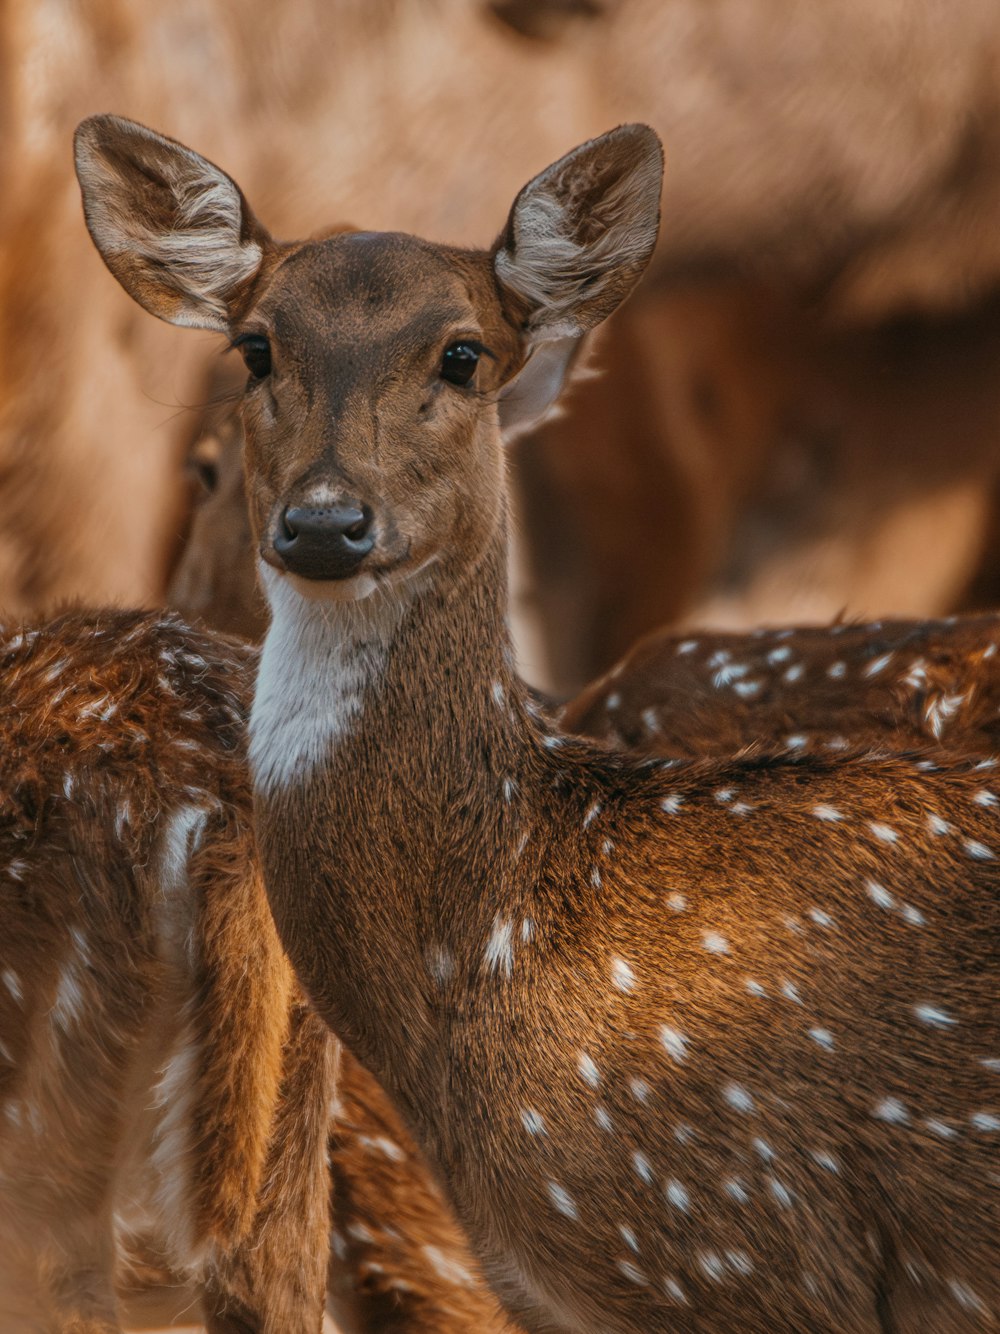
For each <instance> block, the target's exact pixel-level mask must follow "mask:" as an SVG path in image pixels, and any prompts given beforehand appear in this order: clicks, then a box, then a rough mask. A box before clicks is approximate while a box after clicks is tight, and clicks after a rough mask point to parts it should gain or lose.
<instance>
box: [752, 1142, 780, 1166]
mask: <svg viewBox="0 0 1000 1334" xmlns="http://www.w3.org/2000/svg"><path fill="white" fill-rule="evenodd" d="M752 1143H753V1147H754V1152H755V1153H756V1154H757V1156H758V1157H759V1158H760V1159H761V1161H762V1162H765V1163H773V1162H774V1160H775V1158H776V1157H777V1154H776V1153H775V1152H774V1150H773V1149H772V1148H771V1146H770V1144H768V1142H767V1140H766V1139H761V1138H760V1136H759V1135H758V1136H756V1137H755V1138H754V1140H753V1141H752Z"/></svg>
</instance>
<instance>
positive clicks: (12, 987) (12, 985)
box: [0, 968, 24, 1005]
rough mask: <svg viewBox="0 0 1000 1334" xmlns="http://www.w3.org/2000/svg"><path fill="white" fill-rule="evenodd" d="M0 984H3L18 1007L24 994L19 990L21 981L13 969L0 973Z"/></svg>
mask: <svg viewBox="0 0 1000 1334" xmlns="http://www.w3.org/2000/svg"><path fill="white" fill-rule="evenodd" d="M0 982H3V984H4V986H5V987H6V988H7V990H8V991H9V992H10V994H11V996H12V997H13V999H14V1000H15V1001H16V1002H17V1003H18V1005H20V1003H21V1001H23V1000H24V992H23V991H22V990H21V979H20V978H19V977H18V975H17V973H15V972H14V970H13V968H5V969H4V970H3V972H2V973H0Z"/></svg>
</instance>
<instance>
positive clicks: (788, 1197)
mask: <svg viewBox="0 0 1000 1334" xmlns="http://www.w3.org/2000/svg"><path fill="white" fill-rule="evenodd" d="M767 1184H768V1187H769V1188H770V1191H771V1194H772V1195H773V1196H774V1198H775V1199H776V1200H777V1201H778V1203H779V1204H780V1205H781V1207H782V1208H783V1209H790V1208H791V1207H792V1192H791V1191H790V1190H789V1189H788V1187H787V1186H785V1185H783V1184H782V1182H780V1181H779V1180H778V1179H777V1177H768V1181H767Z"/></svg>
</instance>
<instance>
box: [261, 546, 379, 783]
mask: <svg viewBox="0 0 1000 1334" xmlns="http://www.w3.org/2000/svg"><path fill="white" fill-rule="evenodd" d="M260 578H261V583H262V585H263V588H264V592H265V594H266V595H267V600H268V604H269V606H270V609H271V624H270V627H269V629H268V632H267V635H266V637H265V639H264V647H263V649H262V651H261V656H260V666H259V668H258V671H257V688H256V690H255V692H254V702H253V708H252V710H251V713H250V770H251V773H252V775H253V780H254V784H255V786H256V787H257V788H258V790H260V791H262V792H275V791H280V790H281V789H283V788H286V787H288V786H289V785H291V784H294V783H301V782H303V781H305V780H306V779H307V778H308V777H309V775H310V774H311V773H312V772H313V770H314V769H315V768H316V767H317V766H321V765H323V764H324V763H326V762H327V761H328V760H329V759H330V757H331V755H332V754H333V753H334V751H335V750H336V747H337V745H338V743H339V742H340V741H342V740H343V739H344V737H346V736H350V735H351V733H352V732H353V731H354V730H355V729H356V728H357V727H358V726H359V725H360V721H361V718H362V716H363V714H364V707H365V700H366V697H367V695H368V693H369V691H371V690H372V689H373V688H374V687H377V685H378V682H379V681H380V680H381V677H382V673H383V670H384V667H385V660H386V657H387V654H388V651H389V647H390V645H391V643H392V640H393V638H394V636H395V633H396V631H397V630H398V628H399V624H400V621H401V620H402V616H403V614H404V611H405V600H403V599H399V598H396V597H393V596H392V595H391V594H387V593H384V592H376V593H374V594H373V595H372V596H370V597H367V598H365V599H364V600H363V601H359V602H328V601H321V600H318V599H312V598H306V597H303V596H302V595H301V594H300V593H298V592H297V591H296V590H295V588H294V587H293V586H292V584H291V583H290V581H289V580H288V579H287V578H285V577H284V576H282V575H280V574H279V573H278V572H277V571H276V570H273V569H272V568H271V567H270V566H269V565H266V564H264V563H263V562H261V565H260Z"/></svg>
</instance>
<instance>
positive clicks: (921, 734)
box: [168, 412, 1000, 1331]
mask: <svg viewBox="0 0 1000 1334" xmlns="http://www.w3.org/2000/svg"><path fill="white" fill-rule="evenodd" d="M191 467H192V469H193V470H196V471H197V473H198V475H199V477H200V478H201V485H200V486H199V497H200V498H199V500H198V502H197V503H196V505H195V507H194V509H193V513H192V516H191V522H190V530H189V535H188V540H187V543H186V546H185V549H184V552H183V554H182V557H181V560H180V563H179V565H178V567H177V570H176V573H175V576H174V578H173V580H172V581H171V584H170V587H169V589H168V600H169V601H170V603H171V605H173V606H174V607H176V608H177V609H178V610H180V611H182V612H184V613H185V614H196V615H200V616H201V617H202V618H204V619H206V620H207V621H208V623H209V624H210V625H213V626H215V627H216V628H219V629H237V628H238V629H239V630H241V631H242V632H243V633H245V634H246V635H247V636H248V637H250V638H259V637H262V636H263V634H264V632H265V630H266V617H265V615H264V611H263V608H262V607H261V605H260V600H259V595H258V593H257V591H256V589H255V587H254V582H253V576H254V565H255V561H254V551H253V545H252V541H251V538H250V531H249V526H248V523H247V517H246V499H245V494H244V488H243V474H242V433H241V431H240V429H239V423H238V421H237V419H236V417H235V415H234V414H233V413H231V412H229V413H227V414H226V415H225V416H224V417H223V418H222V419H221V420H220V421H219V422H218V423H216V425H215V426H214V427H213V429H212V431H211V433H210V434H209V435H208V436H207V437H206V438H205V439H204V440H202V441H200V442H198V443H197V444H196V445H195V447H194V449H193V455H192V461H191ZM998 642H1000V618H998V617H996V616H980V617H970V618H964V619H949V620H946V621H922V622H912V621H911V622H905V621H887V622H875V623H871V624H868V625H849V624H837V625H833V626H829V627H826V628H822V629H817V628H814V627H806V628H784V629H774V630H767V631H759V632H755V633H753V634H745V635H736V634H700V635H698V637H697V638H694V637H691V636H680V635H676V634H671V633H665V632H660V633H659V634H656V635H651V636H649V637H648V638H647V639H646V640H644V641H642V642H641V643H640V644H638V645H637V646H636V647H635V649H634V650H633V651H632V652H631V653H630V654H628V655H627V656H626V657H625V658H624V659H623V660H622V661H621V662H620V663H618V664H617V665H616V667H615V668H614V669H613V670H612V671H611V672H609V673H608V674H607V675H606V676H605V677H602V678H601V679H600V680H599V681H596V682H595V683H594V684H593V685H592V686H591V687H589V688H588V689H586V690H584V691H583V692H582V693H581V694H580V695H579V696H578V697H577V698H576V699H573V700H571V701H569V703H567V704H566V705H564V706H563V707H562V708H561V709H559V710H558V711H557V713H556V716H557V717H558V718H559V722H560V726H561V727H562V728H564V729H566V730H569V731H572V732H576V733H583V734H585V735H589V736H594V737H601V738H605V739H607V740H610V741H612V742H613V743H614V744H615V745H619V746H620V745H627V746H628V747H630V748H631V749H635V750H642V751H644V752H645V753H647V754H658V755H660V756H663V757H678V756H692V757H697V756H702V757H705V756H710V755H717V756H723V755H732V754H735V753H736V752H737V751H738V750H740V749H742V748H744V747H747V746H751V745H752V746H753V747H755V749H756V750H758V751H763V750H766V749H774V748H788V749H790V750H793V751H805V750H807V749H809V748H814V749H815V748H818V749H820V750H823V749H826V750H830V751H834V752H836V751H841V750H844V749H851V748H853V749H856V750H857V749H862V748H864V747H871V748H872V749H881V750H886V749H907V748H914V747H921V746H923V747H927V746H933V747H935V748H939V747H947V748H948V749H949V750H951V751H952V752H955V751H961V752H964V753H971V754H973V755H975V756H977V757H978V759H979V762H980V763H981V764H982V765H983V767H984V768H987V767H992V766H993V764H994V763H995V759H996V755H997V753H998V749H1000V747H998V741H1000V657H998V655H997V653H996V648H997V644H998ZM338 1102H339V1105H340V1108H341V1113H340V1115H339V1116H338V1117H337V1118H336V1120H335V1127H334V1131H333V1132H332V1135H331V1166H332V1170H333V1209H334V1215H335V1227H334V1236H333V1251H334V1253H333V1256H332V1258H331V1264H330V1290H331V1294H333V1299H334V1302H335V1305H336V1307H337V1310H338V1314H339V1313H340V1311H341V1310H342V1309H343V1306H344V1304H345V1303H346V1304H347V1306H348V1308H349V1309H350V1310H351V1311H352V1312H353V1313H354V1314H355V1320H356V1322H357V1327H358V1328H359V1329H368V1328H383V1327H384V1326H383V1324H381V1323H380V1322H383V1321H385V1320H386V1319H387V1318H388V1317H387V1313H388V1312H391V1313H392V1317H393V1319H394V1322H395V1323H393V1324H392V1325H391V1328H393V1329H400V1330H423V1329H425V1328H426V1329H427V1330H428V1331H431V1330H443V1329H445V1328H451V1327H452V1326H451V1324H450V1323H449V1322H450V1321H454V1322H455V1323H454V1328H455V1329H456V1330H472V1329H475V1330H486V1329H488V1328H491V1327H492V1326H491V1324H490V1320H491V1318H492V1320H493V1321H496V1320H497V1319H498V1318H499V1317H498V1313H497V1312H496V1310H495V1308H493V1307H492V1306H491V1304H490V1297H489V1293H488V1292H487V1291H484V1288H483V1285H482V1284H481V1282H480V1281H479V1279H478V1274H477V1266H476V1262H475V1260H474V1259H473V1257H472V1256H471V1255H470V1254H468V1252H467V1248H466V1247H465V1246H464V1244H463V1241H462V1238H461V1236H460V1234H458V1232H457V1230H456V1229H455V1228H454V1225H453V1223H452V1221H451V1216H450V1213H449V1211H448V1209H447V1207H446V1205H445V1203H444V1201H443V1200H442V1199H441V1197H440V1193H439V1191H438V1188H437V1185H436V1183H435V1181H434V1180H433V1178H432V1176H431V1174H430V1172H429V1170H428V1169H427V1168H426V1166H425V1165H424V1164H423V1162H422V1159H421V1155H420V1153H419V1151H418V1150H417V1148H416V1146H415V1145H414V1144H413V1142H412V1137H411V1136H410V1134H409V1133H408V1131H407V1130H406V1128H405V1127H404V1126H403V1125H402V1124H401V1123H400V1120H399V1116H398V1114H397V1113H396V1112H395V1111H394V1109H393V1108H392V1107H391V1106H390V1105H389V1104H388V1102H387V1100H386V1098H385V1095H384V1093H383V1092H382V1090H381V1089H380V1088H379V1086H378V1085H377V1084H376V1083H375V1081H374V1080H373V1079H372V1078H371V1076H370V1075H368V1074H367V1072H366V1071H365V1070H364V1069H363V1068H362V1067H361V1066H360V1065H359V1064H358V1063H357V1061H356V1060H355V1059H354V1058H353V1057H352V1056H351V1055H350V1054H349V1053H347V1054H345V1056H344V1057H343V1058H342V1060H341V1065H340V1075H339V1094H338ZM354 1327H355V1326H354V1325H352V1326H351V1328H352V1329H353V1328H354Z"/></svg>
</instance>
